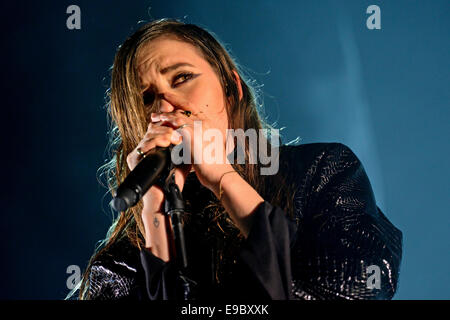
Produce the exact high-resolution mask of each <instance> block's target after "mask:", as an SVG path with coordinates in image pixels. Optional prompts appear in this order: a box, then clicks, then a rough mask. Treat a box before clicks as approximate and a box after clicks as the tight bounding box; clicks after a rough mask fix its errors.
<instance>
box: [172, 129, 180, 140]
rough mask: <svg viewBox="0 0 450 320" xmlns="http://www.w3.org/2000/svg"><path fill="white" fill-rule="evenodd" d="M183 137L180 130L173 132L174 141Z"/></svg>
mask: <svg viewBox="0 0 450 320" xmlns="http://www.w3.org/2000/svg"><path fill="white" fill-rule="evenodd" d="M180 139H181V134H179V133H178V131H173V132H172V141H174V142H178V141H180Z"/></svg>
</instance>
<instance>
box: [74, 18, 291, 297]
mask: <svg viewBox="0 0 450 320" xmlns="http://www.w3.org/2000/svg"><path fill="white" fill-rule="evenodd" d="M162 36H173V37H175V38H176V39H178V40H181V41H185V42H187V43H189V44H191V45H193V46H194V47H196V48H197V49H199V51H200V52H201V53H202V55H203V57H204V58H205V59H206V61H208V62H209V64H210V65H211V66H212V68H213V70H214V71H215V72H216V74H217V75H218V78H219V80H220V82H221V84H222V88H223V89H224V92H226V95H227V96H228V98H229V99H230V104H229V105H228V108H227V113H228V119H229V128H230V129H236V128H242V129H243V130H244V131H245V130H247V129H250V128H253V129H256V130H257V132H259V130H258V129H261V128H270V127H269V126H268V125H267V124H265V123H264V122H263V121H262V120H261V119H260V116H259V114H258V108H259V107H261V106H262V104H260V103H259V102H258V101H257V97H258V96H257V94H256V91H255V88H253V87H252V86H251V85H249V83H250V81H249V80H247V79H246V77H245V76H244V74H243V72H242V70H241V68H240V67H239V65H238V64H237V63H236V62H235V61H234V60H233V59H232V57H231V56H230V54H229V53H228V52H227V50H226V49H225V48H224V46H222V45H221V44H220V43H219V41H218V40H217V39H216V38H217V37H215V36H213V35H212V34H211V33H210V32H208V31H206V30H205V29H203V28H200V27H198V26H196V25H193V24H186V23H183V22H181V21H178V20H173V19H160V20H155V21H152V22H150V23H147V24H145V25H143V26H142V27H140V28H139V29H138V30H137V31H136V32H135V33H134V34H132V35H131V36H130V37H129V38H127V39H126V40H125V42H124V43H123V44H122V45H121V46H120V48H119V50H118V52H117V53H116V56H115V59H114V64H113V66H112V74H111V88H110V91H109V92H108V95H107V100H108V101H107V106H108V114H109V117H110V120H111V121H110V126H111V128H110V148H111V150H113V154H112V157H111V160H110V161H109V162H108V163H106V164H105V165H104V166H102V167H101V168H100V171H101V172H102V175H104V177H105V178H106V181H107V187H108V188H109V190H110V191H111V193H112V194H114V191H115V190H116V189H117V186H118V185H119V184H120V183H121V182H122V181H123V180H124V179H125V177H126V176H127V175H128V174H129V172H130V170H129V168H128V165H127V162H126V157H127V155H128V154H129V153H130V152H132V150H133V149H134V148H135V147H136V145H137V144H138V143H139V141H140V140H141V139H142V138H143V136H144V134H145V132H146V128H147V124H148V115H149V113H150V112H155V110H154V109H153V108H154V106H151V107H149V106H145V104H144V99H143V97H142V93H141V86H140V80H139V77H138V73H137V68H136V57H137V56H138V54H139V52H140V50H141V49H142V48H143V46H144V45H145V44H147V43H148V42H149V41H152V40H154V39H156V38H158V37H162ZM233 70H234V71H236V72H237V73H238V74H239V76H240V78H241V86H242V94H243V96H242V98H241V99H240V97H239V91H238V87H237V84H236V82H235V78H234V75H233ZM244 148H245V157H246V160H248V158H249V149H248V148H249V146H248V145H247V144H245V147H244ZM246 163H247V161H246ZM233 166H234V167H235V169H236V170H237V171H238V172H239V173H240V174H241V176H242V177H243V178H244V179H246V181H247V182H248V183H249V184H250V185H252V186H253V187H255V189H256V190H257V191H258V192H261V194H265V185H264V181H263V179H262V177H261V176H260V175H259V174H258V168H259V166H258V165H257V164H256V165H250V164H246V165H245V164H244V165H240V164H234V165H233ZM282 194H289V193H285V192H283V191H282V190H281V189H278V192H277V193H276V194H275V193H274V194H271V197H270V198H271V199H270V200H272V201H273V200H274V199H280V197H281V195H282ZM291 195H292V194H291ZM278 202H280V201H275V204H277V203H278ZM291 203H292V201H289V200H288V201H283V204H284V206H285V207H286V206H288V207H289V206H290V204H291ZM216 206H217V208H218V210H217V212H218V213H219V212H223V211H224V209H223V207H222V206H221V205H220V203H219V202H217V203H216ZM286 209H287V210H288V211H290V212H291V211H292V209H291V208H286ZM141 211H142V204H141V203H138V204H137V205H136V206H135V207H133V208H130V209H128V210H127V211H125V212H122V213H121V214H120V215H119V216H118V217H117V218H116V219H115V220H114V221H113V223H112V225H111V227H110V228H109V230H108V233H107V235H106V238H105V239H104V240H103V241H102V242H101V243H100V245H99V246H98V247H97V248H96V250H95V253H94V255H93V256H92V257H91V259H90V261H89V264H88V267H87V269H86V271H85V273H84V275H83V279H82V282H81V286H80V292H79V298H80V299H89V296H88V286H89V273H90V267H91V264H92V262H93V261H95V260H96V258H97V257H98V256H99V255H100V254H101V253H102V252H104V251H106V250H108V248H109V247H110V246H111V245H113V244H114V243H115V242H116V241H118V240H119V239H121V238H123V237H127V238H128V239H129V241H130V242H131V243H132V244H133V245H134V246H136V247H138V248H141V246H142V245H143V243H144V242H143V235H144V233H145V232H144V227H143V223H142V219H141Z"/></svg>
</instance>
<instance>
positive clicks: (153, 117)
mask: <svg viewBox="0 0 450 320" xmlns="http://www.w3.org/2000/svg"><path fill="white" fill-rule="evenodd" d="M151 118H152V121H153V122H158V121H160V116H159V114H157V113H152V114H151Z"/></svg>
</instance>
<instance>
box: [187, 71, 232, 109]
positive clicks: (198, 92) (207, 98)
mask: <svg viewBox="0 0 450 320" xmlns="http://www.w3.org/2000/svg"><path fill="white" fill-rule="evenodd" d="M194 100H195V102H196V103H195V105H196V106H197V107H198V108H199V111H200V110H201V111H202V112H205V113H207V114H210V115H215V117H217V116H219V114H222V113H225V114H226V110H225V108H224V107H225V104H224V98H223V90H222V87H221V86H220V83H218V81H217V80H216V81H213V80H211V79H210V80H209V81H208V79H205V81H202V82H201V83H200V84H199V85H198V86H196V89H195V90H194V92H193V96H192V101H193V102H194Z"/></svg>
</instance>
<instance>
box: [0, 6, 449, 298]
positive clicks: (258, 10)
mask: <svg viewBox="0 0 450 320" xmlns="http://www.w3.org/2000/svg"><path fill="white" fill-rule="evenodd" d="M71 4H77V5H78V6H80V8H81V27H82V28H81V30H68V29H67V28H66V19H67V17H68V15H67V14H66V8H67V7H68V6H69V5H71ZM371 4H376V5H378V6H379V7H380V8H381V30H368V29H367V27H366V19H367V17H368V16H369V15H368V14H366V8H367V7H368V6H369V5H371ZM0 6H1V7H0V10H1V13H2V19H1V22H0V23H1V30H2V42H3V43H2V49H1V55H2V59H1V61H2V99H1V101H2V108H1V111H2V113H3V116H2V126H1V130H2V135H1V137H2V140H3V146H4V148H3V152H2V168H3V172H2V173H3V176H4V177H5V178H6V179H5V180H4V186H3V188H2V189H4V190H3V191H2V192H1V203H2V209H1V213H2V215H1V224H0V228H1V229H0V235H1V237H2V239H1V250H2V251H1V254H2V263H1V270H0V271H1V272H2V275H3V279H2V281H1V285H0V286H1V290H0V298H1V299H61V298H63V297H64V296H65V295H66V294H67V293H68V289H67V287H66V279H67V277H68V274H66V268H67V267H68V266H69V265H79V266H80V267H82V268H84V267H85V266H86V263H87V260H88V258H89V257H90V255H91V253H92V252H93V249H94V246H95V243H96V241H97V240H99V239H101V238H103V237H104V236H105V233H106V230H107V227H108V225H109V224H110V221H111V212H110V210H109V209H108V208H107V203H108V202H109V196H105V194H106V189H104V188H103V187H101V186H100V185H99V183H98V182H97V180H96V170H97V168H98V167H99V166H100V165H101V164H102V163H103V162H104V160H105V159H106V154H105V147H106V143H107V137H106V131H107V122H106V112H105V110H104V93H105V91H106V89H107V86H108V81H109V67H110V66H111V64H112V61H113V57H114V54H115V51H116V49H117V47H118V45H119V44H120V43H121V42H122V41H123V40H124V39H125V37H126V36H127V35H129V34H130V33H131V32H132V31H133V30H135V29H136V27H137V22H138V21H139V20H151V19H153V18H162V17H171V18H180V19H183V18H184V21H186V22H190V23H196V24H199V25H200V26H203V27H206V28H208V29H209V30H210V31H213V32H214V33H216V34H217V35H218V36H219V38H220V39H221V40H222V41H223V42H224V43H225V44H226V45H227V46H228V47H229V48H231V50H232V53H233V54H234V56H235V57H236V58H237V60H238V62H239V63H240V64H241V65H242V66H244V67H245V68H246V70H247V71H248V75H249V76H250V77H251V78H253V79H255V80H256V81H257V82H258V83H259V84H261V85H263V87H262V88H261V89H262V90H263V93H264V94H263V95H262V98H263V99H264V103H265V111H266V114H267V116H268V119H269V122H271V123H273V122H276V123H277V125H278V126H279V127H285V128H286V129H284V130H283V131H282V132H283V140H284V141H285V142H287V141H290V140H293V139H295V138H296V137H297V136H299V137H300V138H301V140H300V142H301V143H310V142H342V143H344V144H346V145H348V146H349V147H350V148H351V149H352V150H353V151H354V152H355V153H356V154H357V156H358V157H359V158H360V159H361V161H362V163H363V164H364V167H365V169H366V171H367V173H368V175H369V178H370V180H371V182H372V186H373V189H374V192H375V197H376V199H377V204H378V206H379V207H380V208H381V209H382V210H383V212H384V213H385V214H386V215H387V217H388V218H389V219H390V221H391V222H392V223H394V225H396V226H397V227H398V228H399V229H401V230H402V232H403V235H404V252H403V261H402V266H401V272H400V282H399V289H398V291H397V294H396V296H395V299H448V298H450V290H449V270H450V260H449V252H450V250H449V242H450V241H449V225H450V224H449V209H448V208H449V201H448V200H449V195H448V191H449V182H448V181H449V170H448V164H449V162H450V152H449V147H448V140H449V125H448V123H449V114H450V111H449V110H450V109H449V107H450V106H449V102H450V90H449V83H450V68H449V67H450V66H449V52H450V22H449V16H450V2H449V1H448V0H442V1H439V0H433V1H424V0H423V1H413V0H409V1H403V0H396V1H372V0H371V1H363V0H359V1H357V0H351V1H348V0H346V1H333V0H320V1H318V0H316V1H223V2H217V3H216V2H212V1H192V0H190V1H120V2H119V1H114V2H113V1H106V0H102V1H53V2H50V1H45V2H44V1H29V2H25V1H17V2H12V1H9V2H2V3H1V5H0ZM445 141H447V142H445Z"/></svg>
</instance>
